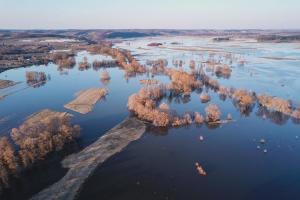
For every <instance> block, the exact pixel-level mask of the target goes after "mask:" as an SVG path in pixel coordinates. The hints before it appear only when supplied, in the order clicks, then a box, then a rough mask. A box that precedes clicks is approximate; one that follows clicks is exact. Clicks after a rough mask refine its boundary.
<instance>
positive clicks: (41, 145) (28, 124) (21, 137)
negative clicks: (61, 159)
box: [11, 110, 80, 167]
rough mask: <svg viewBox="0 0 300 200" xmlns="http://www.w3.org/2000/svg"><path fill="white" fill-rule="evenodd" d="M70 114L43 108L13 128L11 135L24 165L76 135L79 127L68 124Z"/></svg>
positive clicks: (43, 156)
mask: <svg viewBox="0 0 300 200" xmlns="http://www.w3.org/2000/svg"><path fill="white" fill-rule="evenodd" d="M70 117H71V116H70V115H68V114H66V113H57V112H52V111H49V110H43V111H41V112H39V113H37V114H35V115H33V116H31V117H30V118H29V119H28V120H27V121H25V122H24V123H23V124H22V125H21V126H20V127H19V128H13V129H12V132H11V137H12V139H13V140H14V142H15V143H16V144H17V145H19V147H20V150H19V156H20V159H21V162H22V164H23V166H24V167H27V166H30V165H31V164H33V163H34V162H35V161H36V160H40V159H43V158H45V156H46V155H47V154H48V153H50V152H52V151H55V150H61V149H62V147H63V146H64V144H65V143H68V142H70V141H72V140H73V139H74V138H76V137H78V135H79V132H80V127H79V126H78V125H75V126H71V125H70Z"/></svg>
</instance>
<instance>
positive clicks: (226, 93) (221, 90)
mask: <svg viewBox="0 0 300 200" xmlns="http://www.w3.org/2000/svg"><path fill="white" fill-rule="evenodd" d="M218 94H219V96H220V99H222V100H226V98H227V97H228V96H230V95H231V93H230V89H229V88H227V87H224V86H220V87H219V90H218Z"/></svg>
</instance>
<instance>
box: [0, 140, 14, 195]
mask: <svg viewBox="0 0 300 200" xmlns="http://www.w3.org/2000/svg"><path fill="white" fill-rule="evenodd" d="M17 168H18V164H17V158H16V156H15V150H14V148H13V146H12V145H11V144H10V143H9V141H8V139H7V137H1V138H0V193H1V190H2V189H3V188H5V187H8V186H9V175H10V174H11V173H15V172H16V170H17Z"/></svg>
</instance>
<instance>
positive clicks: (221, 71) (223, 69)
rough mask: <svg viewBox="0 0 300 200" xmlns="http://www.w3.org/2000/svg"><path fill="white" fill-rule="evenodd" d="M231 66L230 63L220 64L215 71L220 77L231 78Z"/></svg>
mask: <svg viewBox="0 0 300 200" xmlns="http://www.w3.org/2000/svg"><path fill="white" fill-rule="evenodd" d="M231 71H232V70H231V68H230V67H229V66H228V65H218V66H217V67H216V69H215V73H216V75H217V76H218V77H223V78H229V77H230V75H231Z"/></svg>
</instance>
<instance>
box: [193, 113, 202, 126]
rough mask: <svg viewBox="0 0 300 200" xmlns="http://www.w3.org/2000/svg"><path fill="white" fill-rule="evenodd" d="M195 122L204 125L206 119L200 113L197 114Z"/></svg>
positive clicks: (195, 114)
mask: <svg viewBox="0 0 300 200" xmlns="http://www.w3.org/2000/svg"><path fill="white" fill-rule="evenodd" d="M194 121H195V123H196V124H202V123H203V122H204V117H203V116H202V115H201V114H200V113H199V112H195V113H194Z"/></svg>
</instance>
